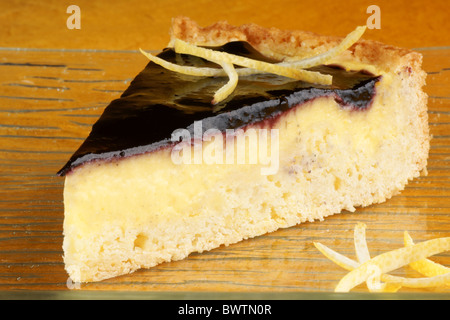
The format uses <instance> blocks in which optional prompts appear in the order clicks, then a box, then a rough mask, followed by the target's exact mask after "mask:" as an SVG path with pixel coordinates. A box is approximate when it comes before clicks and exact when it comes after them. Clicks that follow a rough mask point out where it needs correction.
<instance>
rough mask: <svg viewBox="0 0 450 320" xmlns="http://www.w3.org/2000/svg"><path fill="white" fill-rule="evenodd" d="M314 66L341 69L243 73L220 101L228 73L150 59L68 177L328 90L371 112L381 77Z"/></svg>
mask: <svg viewBox="0 0 450 320" xmlns="http://www.w3.org/2000/svg"><path fill="white" fill-rule="evenodd" d="M214 49H216V50H220V51H226V52H229V53H233V54H237V55H241V56H245V57H249V58H252V59H258V60H261V61H266V62H276V61H275V60H272V59H269V58H267V57H265V56H263V55H261V54H260V53H259V52H258V51H256V50H255V49H253V47H251V46H250V45H249V44H248V43H246V42H230V43H228V44H225V45H224V46H221V47H217V48H214ZM159 57H161V58H163V59H165V60H168V61H171V62H175V63H177V64H182V65H192V66H199V67H218V66H217V65H215V64H214V63H210V62H208V61H206V60H203V59H201V58H198V57H194V56H189V55H180V54H176V53H175V52H174V51H173V50H172V49H165V50H164V51H163V52H161V53H160V54H159ZM312 70H315V71H320V72H322V73H327V74H331V75H333V84H332V85H331V86H321V85H314V84H311V83H306V82H302V81H297V80H293V79H288V78H285V77H281V76H276V75H272V74H264V75H254V76H247V77H240V78H239V83H238V85H237V87H236V89H235V90H234V92H233V94H232V95H231V96H230V97H228V98H227V99H226V100H225V101H223V102H221V103H220V104H217V105H212V104H211V100H212V98H213V95H214V93H215V92H216V91H217V89H218V88H220V87H221V86H223V85H224V84H225V83H226V82H227V81H228V78H226V77H216V78H213V77H194V76H187V75H183V74H179V73H175V72H171V71H168V70H166V69H164V68H162V67H160V66H158V65H156V64H154V63H153V62H150V63H149V64H148V65H147V66H146V67H145V69H144V70H143V71H142V72H141V73H139V74H138V75H137V77H136V78H135V79H134V80H133V81H132V82H131V84H130V86H129V88H128V89H127V90H126V91H125V92H124V93H123V94H122V95H121V97H120V98H119V99H116V100H114V101H112V102H111V103H110V105H109V106H108V107H107V108H106V109H105V111H104V112H103V114H102V116H101V117H100V119H99V120H98V121H97V122H96V123H95V124H94V126H93V127H92V131H91V133H90V134H89V136H88V137H87V139H86V140H85V141H84V143H83V144H82V145H81V146H80V148H79V149H78V150H77V151H76V152H75V153H74V154H73V156H72V157H71V158H70V160H69V161H68V163H67V164H66V165H65V166H64V167H63V168H62V169H61V170H60V171H59V172H58V174H59V175H65V174H66V173H67V172H69V171H70V170H72V169H73V168H75V167H77V166H79V165H82V164H84V163H85V162H89V161H93V160H109V159H113V158H116V157H127V156H132V155H136V154H142V153H145V152H151V151H154V150H157V149H159V148H162V147H166V146H170V145H171V144H173V143H172V141H171V135H172V133H173V132H174V131H175V130H176V129H183V128H187V129H188V130H190V129H192V127H193V126H192V125H193V123H194V121H199V120H202V129H203V131H206V130H208V129H212V128H214V129H219V130H221V131H223V132H224V131H225V130H226V129H238V128H243V127H246V126H248V125H252V124H256V123H258V122H261V121H263V120H264V121H265V120H270V119H274V118H276V117H277V116H279V115H280V114H282V113H283V112H285V111H287V110H289V109H291V108H292V107H294V106H298V105H300V104H303V103H305V102H307V101H310V100H312V99H315V98H317V97H323V96H332V97H334V99H335V100H336V101H337V102H338V103H339V104H340V105H341V106H342V107H346V108H351V109H353V110H365V109H367V108H368V107H369V106H370V104H371V102H372V100H373V97H374V94H375V83H376V82H377V81H379V79H380V77H377V76H375V75H372V74H370V73H368V72H365V71H351V72H349V71H345V70H343V69H342V68H340V67H339V66H320V67H315V68H312ZM191 131H192V130H191Z"/></svg>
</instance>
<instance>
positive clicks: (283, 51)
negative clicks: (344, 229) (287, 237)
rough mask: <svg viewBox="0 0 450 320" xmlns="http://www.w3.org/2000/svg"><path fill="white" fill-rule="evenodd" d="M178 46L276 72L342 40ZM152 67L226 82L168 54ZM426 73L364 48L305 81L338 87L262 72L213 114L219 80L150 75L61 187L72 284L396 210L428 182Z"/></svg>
mask: <svg viewBox="0 0 450 320" xmlns="http://www.w3.org/2000/svg"><path fill="white" fill-rule="evenodd" d="M175 39H178V40H181V41H184V42H186V43H189V44H191V45H197V46H201V47H208V49H209V50H213V51H216V52H225V54H227V53H229V54H233V55H236V56H240V57H245V58H249V59H252V60H256V61H262V62H265V63H267V64H273V65H274V64H278V63H280V62H283V61H295V60H296V59H297V58H298V57H301V58H304V57H311V56H315V55H317V54H321V53H324V52H326V51H327V50H330V49H332V48H333V47H336V46H337V45H339V43H340V41H341V40H342V39H341V38H333V37H327V36H320V35H316V34H312V33H308V32H301V31H281V30H277V29H264V28H261V27H258V26H256V25H244V26H240V27H234V26H231V25H229V24H227V23H224V22H223V23H217V24H214V25H212V26H209V27H206V28H201V27H199V26H198V25H197V24H196V23H195V22H193V21H191V20H189V19H187V18H177V19H174V21H173V26H172V40H173V41H172V42H171V43H173V42H174V41H175ZM158 57H159V58H160V59H163V60H164V61H167V62H169V63H172V64H176V65H179V66H189V67H194V68H203V70H205V68H208V69H213V68H216V69H220V66H219V65H218V64H217V63H214V62H210V61H207V60H205V59H203V58H200V57H198V56H194V55H189V54H180V53H177V52H176V51H175V50H174V48H166V49H164V50H163V51H162V52H161V53H160V54H159V55H158ZM421 59H422V57H421V55H420V54H419V53H416V52H412V51H409V50H406V49H400V48H395V47H392V46H387V45H384V44H380V43H377V42H373V41H365V40H360V41H358V42H357V43H355V44H354V45H352V46H351V47H350V48H349V49H347V50H345V51H344V52H342V53H340V54H339V55H337V56H335V57H333V58H332V59H331V60H330V61H327V62H326V64H323V65H320V66H314V67H312V68H309V69H308V72H320V74H323V75H329V76H331V77H332V83H331V84H328V85H327V84H315V83H308V82H305V81H301V80H298V79H291V78H288V77H284V76H280V75H276V74H271V73H261V74H259V73H257V72H256V73H254V74H251V75H247V76H245V75H244V76H239V79H238V82H237V85H236V87H235V88H233V90H232V92H231V94H230V95H229V96H227V97H226V98H225V99H224V100H222V101H221V102H219V103H216V104H211V100H212V97H213V96H214V94H215V93H216V92H217V90H218V89H219V88H221V87H223V86H224V85H226V84H227V81H228V80H229V79H228V78H227V77H226V76H205V77H199V76H192V75H185V74H181V73H179V72H174V71H170V70H168V69H166V68H164V67H162V66H160V65H158V64H156V63H154V62H150V63H149V64H148V65H147V66H146V67H145V69H144V70H143V71H142V72H141V73H140V74H139V75H138V76H137V77H136V78H135V79H134V80H133V82H132V83H131V85H130V87H129V88H128V89H127V90H126V91H125V92H124V93H123V94H122V96H121V97H120V98H119V99H117V100H114V101H112V102H111V104H110V105H109V106H108V107H107V108H106V109H105V111H104V113H103V115H102V116H101V117H100V119H99V120H98V121H97V122H96V123H95V125H94V126H93V128H92V131H91V133H90V135H89V137H88V138H87V139H86V140H85V142H84V143H83V144H82V145H81V147H80V148H79V149H78V150H77V151H76V152H75V153H74V155H73V156H72V157H71V159H70V160H69V162H68V163H67V164H66V165H65V166H64V167H63V168H62V169H61V171H60V172H59V174H60V175H62V176H65V188H64V205H65V219H64V243H63V248H64V262H65V266H66V270H67V272H68V273H69V275H70V277H71V279H72V280H73V281H76V282H90V281H99V280H102V279H107V278H110V277H114V276H118V275H122V274H127V273H130V272H133V271H135V270H137V269H139V268H149V267H152V266H155V265H157V264H160V263H163V262H168V261H172V260H179V259H183V258H186V257H187V256H188V255H189V254H190V253H192V252H202V251H204V250H211V249H213V248H216V247H219V246H221V245H229V244H232V243H235V242H238V241H241V240H243V239H247V238H251V237H255V236H258V235H262V234H265V233H268V232H272V231H275V230H277V229H278V228H286V227H291V226H294V225H296V224H299V223H302V222H305V221H315V220H322V219H324V218H325V217H327V216H329V215H333V214H336V213H340V212H341V211H343V210H349V211H354V210H355V208H356V207H358V206H368V205H370V204H373V203H379V202H383V201H385V200H386V199H388V198H390V197H392V196H393V195H394V194H396V193H397V192H399V191H400V190H402V189H403V188H404V187H405V185H406V184H407V182H408V180H410V179H413V178H415V177H418V176H419V175H420V173H421V172H422V171H425V169H426V164H427V157H428V150H429V139H430V136H429V131H428V123H427V121H428V120H427V108H426V101H427V97H426V95H425V94H424V92H423V91H422V87H423V85H424V83H425V73H424V72H423V71H422V70H421ZM224 64H225V63H224ZM234 67H236V70H237V71H239V72H240V71H242V70H239V67H238V66H234ZM255 137H256V138H255ZM253 138H255V139H253ZM252 142H253V143H255V142H256V143H257V144H256V145H257V147H256V149H255V145H252ZM218 146H219V147H218ZM239 152H241V153H239ZM263 160H264V161H263Z"/></svg>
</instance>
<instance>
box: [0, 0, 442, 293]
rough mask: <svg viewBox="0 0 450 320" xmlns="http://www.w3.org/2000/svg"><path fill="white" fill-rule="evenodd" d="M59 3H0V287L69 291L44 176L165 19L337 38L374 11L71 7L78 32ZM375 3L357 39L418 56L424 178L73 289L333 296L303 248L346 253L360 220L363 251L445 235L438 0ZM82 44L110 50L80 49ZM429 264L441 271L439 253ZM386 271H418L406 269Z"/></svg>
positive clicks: (335, 4)
mask: <svg viewBox="0 0 450 320" xmlns="http://www.w3.org/2000/svg"><path fill="white" fill-rule="evenodd" d="M62 3H63V2H60V1H56V0H49V1H45V2H36V1H19V0H11V1H1V2H0V39H1V43H0V46H1V47H3V48H0V292H1V291H4V292H12V291H16V290H20V291H21V292H32V291H35V290H38V291H41V292H43V290H45V291H49V292H68V291H69V289H68V286H67V280H68V278H67V277H68V276H67V273H66V272H65V270H64V265H63V259H62V255H63V252H62V248H61V246H62V240H63V236H62V224H63V219H64V212H63V209H64V208H63V198H62V194H63V183H64V180H63V178H60V177H57V176H56V175H55V173H56V172H57V171H58V170H59V169H60V168H61V167H62V166H63V165H64V163H65V162H66V161H67V160H68V158H69V157H70V155H71V154H72V153H73V152H74V151H75V150H76V149H77V147H78V146H79V145H80V144H81V143H82V141H83V139H84V138H85V137H86V136H87V135H88V133H89V131H90V128H91V125H92V124H93V123H94V122H95V121H96V119H97V118H98V117H99V115H100V114H101V113H102V111H103V109H104V108H105V107H106V105H107V104H108V103H109V102H110V101H111V100H113V99H115V98H117V97H119V96H120V94H121V92H123V90H124V89H125V88H126V87H127V86H128V85H129V83H130V81H131V80H132V79H133V77H134V76H135V75H136V74H137V73H138V72H139V71H140V70H141V69H143V68H144V66H145V64H146V63H147V60H146V59H145V58H144V57H143V56H142V55H140V54H139V53H137V51H135V50H136V49H137V48H138V47H143V48H147V49H160V48H162V47H163V46H164V45H165V44H166V43H167V41H168V35H167V32H168V28H169V25H170V19H171V17H173V16H176V15H187V16H190V17H192V18H193V19H196V20H198V21H199V22H200V24H201V25H207V24H210V23H213V22H214V21H217V20H228V21H229V22H231V23H235V24H242V23H248V22H255V23H259V24H261V25H264V26H267V27H270V26H274V27H279V28H287V29H305V30H311V31H316V32H320V33H324V34H336V35H344V34H346V33H347V32H348V31H349V30H352V29H353V28H354V26H355V25H358V24H364V23H365V20H366V18H367V16H368V15H367V14H366V13H365V9H366V8H367V6H368V5H369V4H372V3H371V2H366V1H359V0H351V1H347V2H346V7H345V10H340V9H341V8H342V3H340V2H339V1H331V0H324V2H321V3H320V4H318V3H317V1H310V0H305V1H297V0H295V1H289V0H281V1H267V2H264V3H263V4H259V3H260V2H259V1H256V0H251V1H243V2H241V1H239V2H238V1H227V2H220V1H215V2H214V5H209V2H208V3H207V1H204V0H195V1H180V0H174V1H171V2H168V1H162V0H155V1H139V0H134V1H132V2H125V1H122V2H120V1H117V2H116V1H115V2H111V1H95V2H93V1H89V2H88V1H84V0H80V1H76V4H78V5H79V6H80V8H81V11H82V29H81V30H68V29H67V28H66V25H65V23H66V19H67V17H68V15H67V14H66V13H65V10H66V7H67V6H68V4H64V3H63V4H62ZM256 3H258V5H256ZM377 3H378V4H379V5H380V7H381V12H382V29H381V30H370V31H368V33H367V35H365V38H368V39H376V40H381V41H383V42H386V43H389V44H394V45H399V46H404V47H409V48H412V47H415V48H421V49H420V51H421V52H422V53H423V54H424V68H425V70H426V71H427V72H428V79H427V86H426V88H425V90H426V92H427V93H428V94H429V96H430V99H429V117H430V118H429V122H430V128H431V132H432V134H433V136H434V137H433V140H432V147H431V152H430V158H429V164H428V173H429V174H428V176H426V177H421V178H419V179H416V180H414V181H412V182H411V183H410V184H409V185H408V186H407V188H406V189H405V190H404V191H403V192H402V193H401V194H400V195H397V196H395V197H393V198H392V199H390V200H389V201H387V202H385V203H383V204H379V205H374V206H370V207H368V208H364V209H358V210H357V211H356V212H355V213H349V212H345V213H343V214H340V215H336V216H333V217H329V218H327V219H326V220H325V221H323V222H320V223H319V222H316V223H306V224H303V225H299V226H297V227H293V228H289V229H284V230H279V231H277V232H274V233H271V234H268V235H265V236H261V237H258V238H255V239H250V240H247V241H243V242H241V243H238V244H235V245H231V246H229V247H221V248H218V249H216V250H212V251H210V252H205V253H202V254H192V255H191V256H190V257H189V258H188V259H185V260H183V261H178V262H173V263H166V264H163V265H160V266H157V267H155V268H153V269H151V270H140V271H137V272H135V273H134V274H132V275H127V276H122V277H118V278H115V279H110V280H107V281H102V282H99V283H92V284H83V285H81V290H79V291H77V292H85V293H92V292H95V291H99V290H101V291H104V290H108V291H114V292H115V291H128V292H141V291H146V292H152V293H154V294H158V293H160V294H162V293H167V292H169V293H170V292H184V293H186V292H188V293H189V292H195V293H200V294H201V293H203V292H222V293H223V292H232V293H242V292H252V293H280V292H294V293H305V292H312V291H314V292H332V291H333V289H334V287H335V286H336V285H337V282H338V281H339V279H341V278H342V277H343V276H344V275H345V274H346V271H345V270H343V269H341V268H340V267H338V266H336V265H335V264H334V263H332V262H330V261H329V260H327V259H326V258H325V257H324V256H322V254H321V253H319V252H318V251H317V249H316V248H315V247H314V246H313V241H320V242H322V243H323V244H325V245H327V246H329V247H331V248H333V249H335V250H337V251H339V252H341V253H343V254H346V255H348V256H350V257H354V249H353V241H352V240H353V228H354V226H355V224H356V223H357V222H358V221H362V222H365V223H366V224H367V240H368V244H369V248H370V250H371V253H372V255H376V254H379V253H382V252H385V251H388V250H392V249H395V248H398V247H401V246H402V245H403V243H402V236H403V231H404V230H408V231H409V232H410V234H411V235H412V237H413V238H414V240H416V241H423V240H427V239H432V238H437V237H444V236H450V200H449V196H450V48H449V47H448V45H449V44H450V33H448V32H447V30H449V28H450V26H449V22H450V19H448V6H449V5H448V1H446V0H444V1H442V0H439V1H437V0H436V1H427V2H425V1H414V2H412V3H411V4H409V3H408V2H405V1H396V0H393V1H384V0H381V1H378V2H377ZM205 8H207V9H205ZM336 12H338V13H339V14H336ZM274 17H276V18H275V19H274ZM277 17H278V18H277ZM280 17H282V18H280ZM323 21H327V23H323ZM437 46H439V48H438V47H437ZM16 48H20V49H16ZM36 48H37V49H36ZM85 48H93V49H114V50H115V51H110V50H97V51H95V50H81V49H85ZM120 50H123V51H120ZM432 259H433V260H434V261H437V262H439V263H442V264H444V265H447V266H450V254H449V253H444V254H440V255H437V256H434V257H433V258H432ZM393 274H396V275H402V276H412V277H415V276H418V275H417V274H416V273H415V272H414V271H412V270H411V269H408V268H403V269H400V270H397V271H395V272H393ZM355 291H356V292H365V291H366V288H365V286H360V287H358V288H357V289H356V290H355ZM71 292H74V291H73V290H72V291H71ZM401 292H413V293H414V292H417V293H419V292H421V293H425V294H430V295H431V294H432V293H434V292H439V293H444V294H448V293H449V292H450V291H449V288H439V289H423V290H418V289H402V290H401ZM206 296H207V297H208V295H206ZM188 297H189V295H188ZM203 297H204V296H203ZM275 297H276V296H275Z"/></svg>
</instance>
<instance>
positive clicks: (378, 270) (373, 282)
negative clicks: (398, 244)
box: [314, 224, 450, 292]
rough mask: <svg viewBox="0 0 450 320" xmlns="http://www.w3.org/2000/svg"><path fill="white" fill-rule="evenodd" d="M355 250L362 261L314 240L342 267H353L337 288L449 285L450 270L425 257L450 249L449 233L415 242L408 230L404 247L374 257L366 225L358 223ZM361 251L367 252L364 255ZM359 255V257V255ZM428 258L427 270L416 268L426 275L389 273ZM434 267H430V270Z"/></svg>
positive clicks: (380, 289)
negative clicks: (400, 275)
mask: <svg viewBox="0 0 450 320" xmlns="http://www.w3.org/2000/svg"><path fill="white" fill-rule="evenodd" d="M354 234H355V250H356V252H358V251H360V253H359V254H358V253H357V256H359V257H364V258H361V260H360V261H355V260H352V259H350V258H348V257H346V256H344V255H342V254H340V253H338V252H336V251H334V250H332V249H330V248H328V247H326V246H325V245H323V244H321V243H319V242H314V245H315V247H316V248H317V249H318V250H319V251H320V252H321V253H322V254H323V255H324V256H325V257H327V258H328V259H330V260H331V261H333V262H334V263H336V264H337V265H339V266H340V267H342V268H344V269H346V270H348V271H350V272H349V273H348V274H347V275H346V276H344V277H343V278H342V279H341V280H340V281H339V283H338V285H337V286H336V288H335V291H336V292H348V291H350V290H351V289H353V288H354V287H356V286H357V285H359V284H361V283H363V282H366V284H367V287H368V289H369V290H370V291H371V292H396V291H398V290H399V289H400V288H401V287H408V288H429V287H439V286H448V285H450V272H449V269H450V268H447V267H445V266H442V265H440V264H437V263H435V262H433V261H431V260H428V259H426V257H428V256H431V255H434V254H438V253H441V252H444V251H447V250H450V237H446V238H437V239H432V240H428V241H424V242H421V243H418V244H414V243H413V242H412V239H411V238H410V237H409V234H407V232H405V237H404V238H405V240H404V241H405V247H403V248H399V249H396V250H392V251H388V252H385V253H382V254H380V255H378V256H376V257H374V258H369V259H368V260H367V257H368V249H367V251H366V248H367V246H366V244H364V243H363V241H365V225H363V224H358V225H357V226H356V227H355V232H354ZM361 252H364V254H362V255H361ZM358 259H360V258H358ZM420 261H422V262H423V261H426V262H425V263H426V265H428V266H431V267H428V268H426V269H425V270H426V271H424V269H423V266H419V267H418V268H417V269H416V270H417V271H419V272H421V273H422V272H423V274H425V272H427V273H426V274H425V275H429V276H428V277H424V278H405V277H398V276H393V275H390V274H387V272H390V271H393V270H395V269H398V268H400V267H403V266H405V265H408V264H409V265H410V266H411V264H412V265H414V262H420ZM430 270H431V271H430Z"/></svg>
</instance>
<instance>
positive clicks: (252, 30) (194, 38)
mask: <svg viewBox="0 0 450 320" xmlns="http://www.w3.org/2000/svg"><path fill="white" fill-rule="evenodd" d="M170 35H171V38H172V39H173V38H178V39H181V40H185V41H188V42H191V43H194V44H197V45H205V46H206V45H210V46H214V45H221V44H223V43H226V42H229V41H247V42H248V43H250V44H251V45H252V46H253V47H255V48H256V49H257V50H258V51H260V52H261V53H263V54H265V55H267V56H270V57H274V58H278V59H285V58H288V57H295V56H300V57H305V56H311V55H316V54H319V53H322V52H324V51H326V50H329V49H330V48H332V47H334V46H336V45H337V44H338V43H339V42H340V41H341V40H342V38H341V37H334V36H324V35H319V34H316V33H313V32H308V31H300V30H280V29H277V28H264V27H261V26H258V25H256V24H245V25H242V26H233V25H230V24H228V23H227V22H225V21H220V22H217V23H215V24H212V25H210V26H207V27H200V26H199V25H198V24H197V23H196V22H195V21H193V20H191V19H190V18H187V17H176V18H174V19H173V20H172V28H171V31H170ZM341 59H351V60H352V61H358V62H361V63H364V64H370V65H375V66H377V67H378V68H380V69H382V70H384V71H388V72H389V71H394V70H397V68H398V67H400V66H402V65H408V66H410V67H412V68H418V69H420V65H421V63H422V55H421V54H420V53H418V52H414V51H411V50H408V49H403V48H398V47H394V46H390V45H385V44H383V43H380V42H377V41H372V40H360V41H358V42H357V43H356V44H354V45H353V46H352V47H351V48H350V49H349V50H347V52H346V53H345V54H343V57H341Z"/></svg>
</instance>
